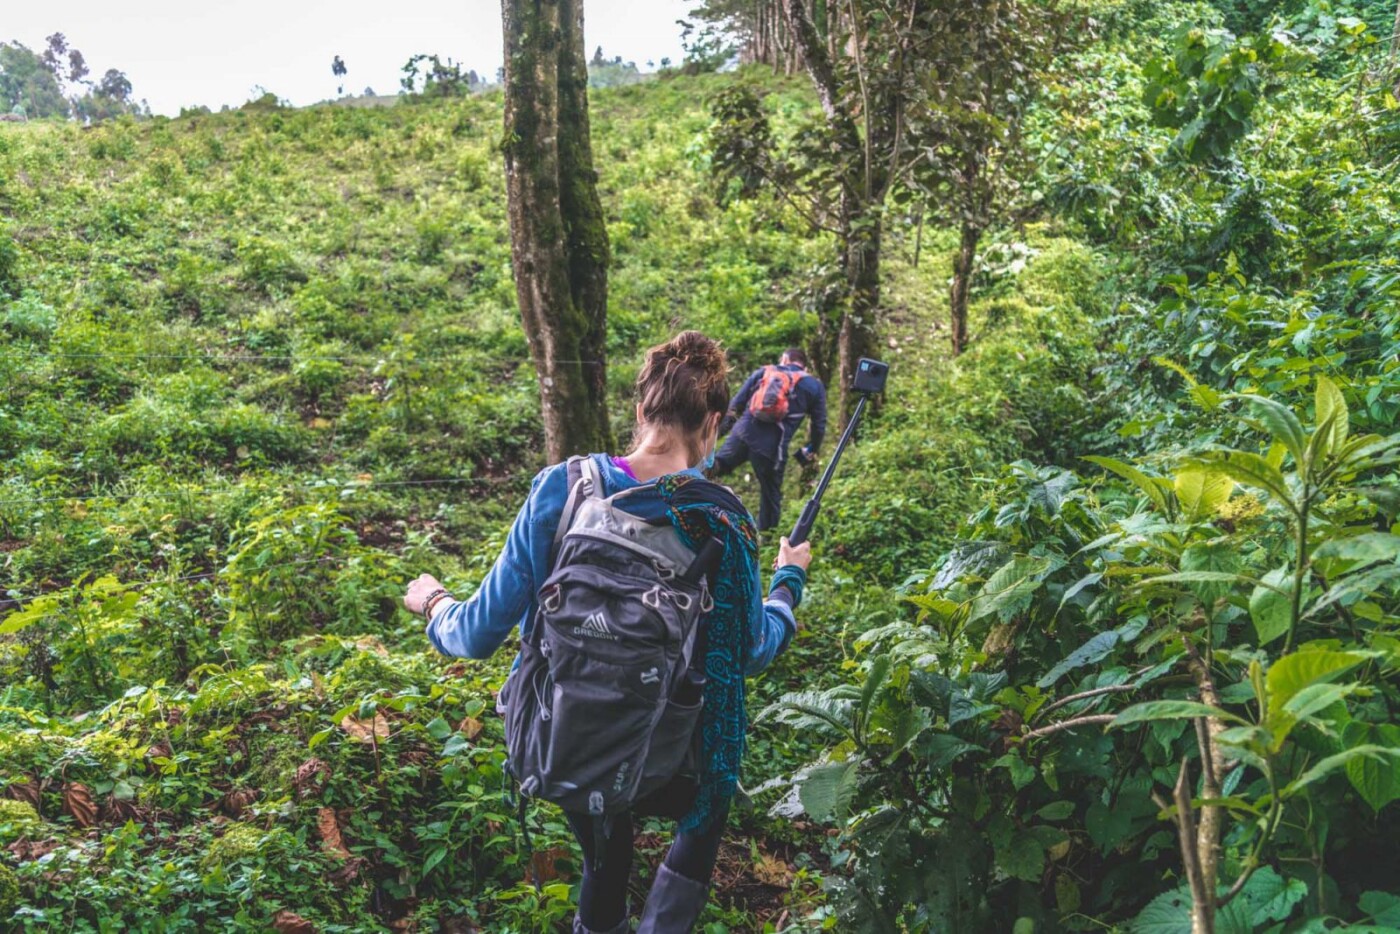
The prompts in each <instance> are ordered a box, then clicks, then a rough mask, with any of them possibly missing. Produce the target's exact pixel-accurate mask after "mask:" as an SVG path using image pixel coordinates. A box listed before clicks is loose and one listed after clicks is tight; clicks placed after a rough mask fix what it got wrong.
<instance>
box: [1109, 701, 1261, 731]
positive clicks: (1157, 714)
mask: <svg viewBox="0 0 1400 934" xmlns="http://www.w3.org/2000/svg"><path fill="white" fill-rule="evenodd" d="M1196 717H1217V718H1219V719H1221V720H1229V721H1231V722H1233V723H1239V724H1245V725H1247V724H1246V723H1245V721H1244V720H1242V719H1240V718H1239V717H1237V716H1235V715H1234V714H1232V713H1230V712H1229V711H1228V710H1221V709H1220V708H1219V707H1212V706H1211V705H1210V704H1202V703H1199V702H1197V701H1188V700H1159V701H1147V702H1146V703H1142V704H1134V705H1133V706H1131V707H1129V708H1128V709H1127V710H1125V711H1123V712H1122V713H1120V714H1119V715H1118V716H1117V717H1116V718H1115V719H1114V721H1113V722H1112V723H1110V724H1109V727H1110V729H1117V728H1118V727H1123V726H1128V725H1130V724H1133V723H1145V722H1147V721H1149V720H1182V719H1187V720H1190V719H1195V718H1196Z"/></svg>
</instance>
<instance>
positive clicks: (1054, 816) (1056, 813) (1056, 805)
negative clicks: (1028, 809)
mask: <svg viewBox="0 0 1400 934" xmlns="http://www.w3.org/2000/svg"><path fill="white" fill-rule="evenodd" d="M1073 813H1074V802H1073V801H1051V802H1050V803H1049V804H1047V805H1045V807H1043V808H1041V809H1040V810H1038V811H1036V812H1035V816H1036V817H1039V818H1040V819H1041V820H1051V821H1053V820H1064V819H1065V818H1067V817H1069V816H1070V815H1071V814H1073Z"/></svg>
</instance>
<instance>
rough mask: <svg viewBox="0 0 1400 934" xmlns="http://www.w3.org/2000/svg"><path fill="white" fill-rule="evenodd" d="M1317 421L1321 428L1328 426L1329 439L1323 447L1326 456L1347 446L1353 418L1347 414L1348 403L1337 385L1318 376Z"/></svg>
mask: <svg viewBox="0 0 1400 934" xmlns="http://www.w3.org/2000/svg"><path fill="white" fill-rule="evenodd" d="M1315 398H1316V406H1315V407H1316V410H1317V414H1316V420H1317V425H1318V426H1319V427H1320V426H1322V425H1324V424H1326V425H1328V438H1327V440H1326V442H1325V444H1324V445H1323V446H1322V451H1323V453H1325V454H1331V453H1334V452H1336V451H1338V450H1340V449H1341V447H1342V445H1343V444H1346V440H1347V434H1348V433H1349V432H1350V430H1351V418H1350V416H1349V415H1348V414H1347V402H1346V399H1344V398H1342V391H1341V390H1340V389H1338V388H1337V384H1336V383H1334V382H1332V381H1331V380H1330V379H1328V378H1327V377H1326V376H1324V375H1322V374H1320V373H1319V374H1318V376H1317V391H1316V397H1315Z"/></svg>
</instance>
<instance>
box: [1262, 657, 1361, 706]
mask: <svg viewBox="0 0 1400 934" xmlns="http://www.w3.org/2000/svg"><path fill="white" fill-rule="evenodd" d="M1365 660H1366V656H1365V655H1361V654H1359V653H1356V652H1336V651H1333V650H1331V649H1304V650H1302V651H1298V652H1294V653H1293V654H1292V655H1285V656H1284V657H1283V658H1280V659H1279V660H1278V661H1276V662H1274V663H1273V664H1272V665H1270V666H1269V673H1268V675H1267V677H1266V679H1265V683H1266V685H1267V686H1268V690H1269V713H1268V716H1269V718H1270V719H1272V718H1273V717H1274V716H1275V715H1276V714H1277V713H1281V712H1282V711H1283V709H1284V707H1285V706H1287V704H1288V702H1289V701H1291V700H1292V699H1293V696H1294V695H1295V694H1297V693H1298V692H1299V691H1301V690H1303V688H1305V687H1307V686H1308V685H1310V684H1316V683H1318V682H1319V681H1329V680H1331V679H1332V678H1335V677H1336V676H1337V675H1339V674H1341V673H1342V672H1344V671H1346V670H1347V669H1349V668H1354V667H1355V666H1357V665H1359V664H1361V663H1362V662H1364V661H1365Z"/></svg>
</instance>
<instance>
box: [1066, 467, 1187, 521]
mask: <svg viewBox="0 0 1400 934" xmlns="http://www.w3.org/2000/svg"><path fill="white" fill-rule="evenodd" d="M1084 459H1085V460H1086V461H1088V462H1089V463H1091V464H1097V465H1098V466H1100V467H1102V468H1103V469H1104V470H1107V471H1110V472H1112V473H1116V474H1117V475H1118V476H1120V477H1122V478H1123V479H1124V480H1127V481H1129V482H1131V483H1132V484H1134V485H1135V486H1136V487H1137V488H1138V489H1140V490H1142V492H1144V493H1146V494H1147V498H1148V499H1149V500H1151V501H1152V505H1154V506H1156V507H1157V511H1158V512H1160V513H1162V514H1163V515H1170V514H1171V509H1170V508H1168V503H1167V494H1166V492H1165V488H1166V487H1167V486H1168V485H1169V484H1168V481H1166V480H1164V479H1161V478H1159V477H1149V476H1148V475H1147V474H1145V473H1143V472H1142V471H1141V470H1138V469H1137V468H1136V467H1134V466H1133V465H1132V464H1126V463H1124V462H1123V461H1120V460H1115V459H1114V458H1112V457H1100V456H1098V455H1094V456H1092V457H1086V458H1084Z"/></svg>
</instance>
